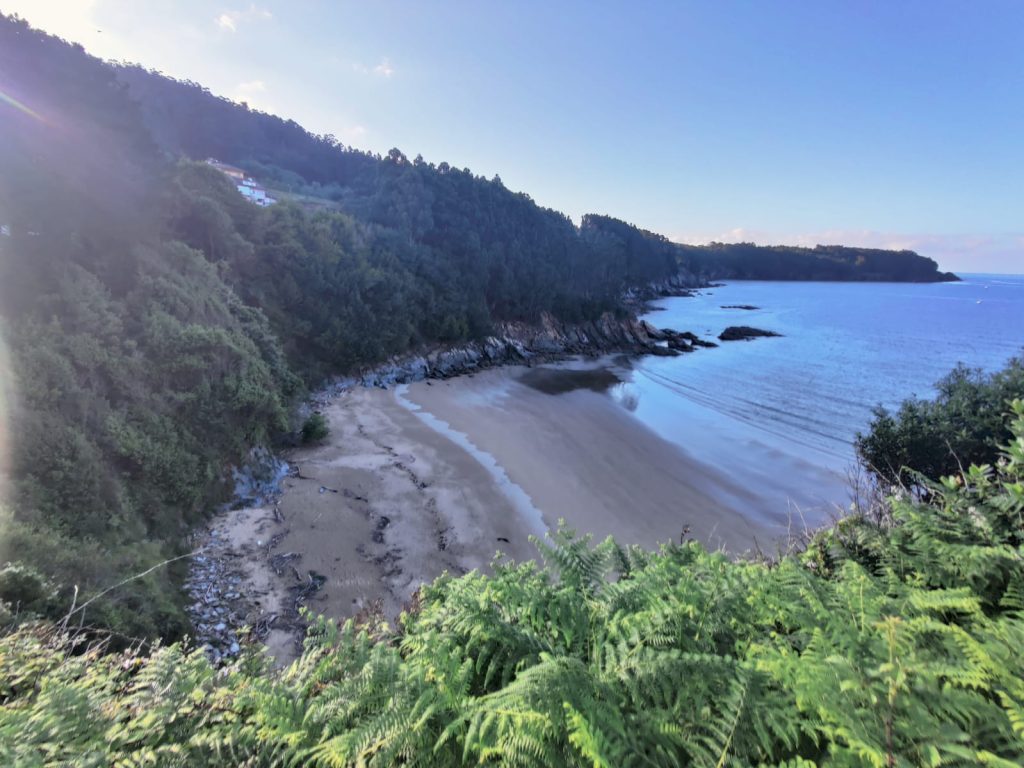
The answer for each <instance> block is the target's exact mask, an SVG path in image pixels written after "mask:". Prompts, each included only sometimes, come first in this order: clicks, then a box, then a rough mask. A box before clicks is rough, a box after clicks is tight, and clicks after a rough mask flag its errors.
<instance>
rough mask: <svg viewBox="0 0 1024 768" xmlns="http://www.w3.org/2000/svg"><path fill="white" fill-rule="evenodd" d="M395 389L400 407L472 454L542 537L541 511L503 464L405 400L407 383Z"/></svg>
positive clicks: (545, 526) (544, 531) (464, 436)
mask: <svg viewBox="0 0 1024 768" xmlns="http://www.w3.org/2000/svg"><path fill="white" fill-rule="evenodd" d="M394 391H395V401H396V402H397V403H398V404H399V405H400V406H402V407H403V408H405V409H406V410H407V411H409V412H410V413H412V414H413V415H414V416H416V418H418V419H419V420H420V421H422V422H423V423H424V424H426V425H427V426H428V427H430V428H431V429H432V430H434V431H435V432H437V434H439V435H441V436H442V437H445V438H447V439H449V440H451V441H452V442H453V443H455V444H456V445H457V446H459V447H460V448H462V450H464V451H465V452H466V453H468V454H469V455H470V456H472V457H473V458H474V459H475V460H476V462H477V463H478V464H479V465H480V466H481V467H483V468H484V469H485V470H487V472H488V474H490V476H491V477H492V478H493V479H494V482H495V484H496V485H497V486H498V490H499V491H501V494H502V495H503V496H504V497H505V498H506V499H508V500H509V503H511V504H512V507H513V508H514V509H515V510H516V512H517V513H518V514H519V516H520V517H521V518H522V519H523V522H524V523H525V524H526V528H527V530H528V531H529V532H530V533H532V534H533V535H534V536H538V537H540V538H541V539H543V538H544V537H545V536H546V535H547V534H548V532H549V529H548V526H547V525H546V524H545V523H544V515H543V514H541V511H540V510H539V509H537V507H535V506H534V505H533V500H532V499H531V498H530V495H529V494H528V493H527V492H526V491H524V490H523V489H522V488H520V487H519V486H518V485H517V484H516V483H514V482H512V479H511V478H510V477H509V476H508V474H506V472H505V469H504V467H502V466H501V464H499V463H498V460H497V459H495V458H494V457H493V456H492V455H491V454H489V453H488V452H487V451H485V450H483V449H481V448H478V447H477V446H476V445H474V444H473V442H472V441H471V440H470V439H469V437H468V436H467V435H465V434H463V433H462V432H459V431H457V430H455V429H452V427H451V425H450V424H448V422H446V421H442V420H441V419H439V418H437V417H436V416H435V415H434V414H432V413H430V412H429V411H425V410H423V408H421V407H420V406H419V405H417V404H416V403H414V402H412V401H411V400H409V399H407V398H406V397H405V394H406V392H408V391H409V385H408V384H399V385H398V386H397V387H395V390H394Z"/></svg>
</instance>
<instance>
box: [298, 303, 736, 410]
mask: <svg viewBox="0 0 1024 768" xmlns="http://www.w3.org/2000/svg"><path fill="white" fill-rule="evenodd" d="M714 346H717V345H716V344H714V342H710V341H704V340H703V339H701V338H699V337H698V336H696V335H695V334H693V333H689V332H679V331H674V330H671V329H668V328H664V329H658V328H655V327H654V326H653V325H651V324H650V323H648V322H646V321H644V320H640V319H639V318H637V317H616V316H615V315H613V314H611V313H610V312H609V313H605V314H604V315H602V316H601V317H600V318H598V319H597V320H594V321H591V322H586V323H565V322H562V321H560V320H557V319H555V318H554V317H553V316H551V315H548V314H545V315H543V316H542V317H541V318H540V321H539V322H537V323H516V322H509V323H502V324H500V325H499V326H497V327H496V328H495V333H494V334H493V335H491V336H488V337H486V338H483V339H480V340H479V341H471V342H466V343H464V344H458V345H453V346H447V347H435V348H432V349H427V350H421V351H420V352H418V353H414V354H410V355H403V356H399V357H394V358H392V359H390V360H388V361H386V362H384V363H382V364H380V365H377V366H374V367H372V368H369V369H366V370H364V371H362V372H360V373H358V374H357V375H354V376H346V377H342V378H338V379H334V380H333V381H331V382H328V383H327V385H326V386H325V387H324V388H323V389H322V390H321V391H320V392H319V393H318V394H317V396H316V397H315V398H314V403H313V406H314V407H315V406H316V405H317V404H320V403H322V402H326V401H327V400H329V399H330V398H331V397H333V396H334V395H336V394H338V393H339V392H342V391H345V390H347V389H350V388H352V387H355V386H366V387H391V386H394V385H396V384H406V383H410V382H413V381H422V380H423V379H445V378H449V377H451V376H459V375H462V374H467V373H473V372H475V371H479V370H482V369H484V368H491V367H494V366H498V365H523V364H525V365H531V364H535V363H542V362H550V361H553V360H559V359H562V358H565V357H567V356H570V355H601V354H606V353H611V352H624V353H629V354H644V355H660V356H673V355H678V354H682V353H684V352H692V351H693V350H694V349H695V348H696V347H714Z"/></svg>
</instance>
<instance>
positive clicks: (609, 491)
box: [402, 366, 784, 554]
mask: <svg viewBox="0 0 1024 768" xmlns="http://www.w3.org/2000/svg"><path fill="white" fill-rule="evenodd" d="M611 368H612V369H614V366H611ZM608 370H609V369H607V368H597V369H596V370H594V369H582V370H580V369H572V368H569V369H568V370H566V369H565V368H563V367H551V368H540V369H522V368H502V369H493V370H489V371H485V372H483V373H480V374H477V375H475V376H473V377H460V378H457V379H450V380H447V381H444V382H432V383H431V384H429V385H428V384H427V383H426V382H419V383H416V384H413V385H411V386H409V387H408V388H407V389H406V390H405V391H404V393H402V397H404V398H405V399H406V400H408V401H409V402H411V403H413V404H414V405H415V406H418V407H419V408H421V409H422V411H425V412H427V413H429V414H431V415H432V416H433V417H434V419H437V420H440V421H441V422H444V423H445V424H446V425H447V426H448V427H449V428H451V429H453V430H455V431H456V432H459V433H462V434H464V435H465V436H466V437H467V438H468V440H469V441H470V442H471V443H472V444H473V445H474V446H475V447H476V448H477V449H479V450H481V451H483V452H486V453H487V454H489V455H490V456H492V457H493V458H494V460H496V462H497V463H498V464H499V465H500V466H501V467H502V468H503V469H504V472H505V473H506V474H507V476H508V478H509V479H510V480H511V481H512V482H514V483H515V484H516V485H518V486H519V487H520V488H521V489H522V490H523V491H524V492H525V493H526V494H527V495H528V496H529V498H530V500H531V501H532V503H533V505H534V506H535V507H536V508H538V509H539V510H540V511H541V513H542V514H543V516H544V519H545V522H546V523H547V525H548V526H549V527H552V528H553V527H555V526H556V525H557V523H558V520H559V519H560V518H562V519H564V520H565V522H566V524H567V525H568V526H569V527H570V528H574V529H576V530H577V531H579V532H580V533H592V534H594V536H595V539H598V540H600V539H603V538H604V537H606V536H609V535H611V536H614V537H615V538H616V539H617V540H619V541H620V542H621V543H624V544H639V545H641V546H644V547H648V548H654V547H656V546H657V545H658V544H660V543H663V542H666V541H678V540H679V538H680V535H681V534H683V532H684V531H686V532H687V533H686V534H684V535H686V536H688V537H691V538H696V539H698V540H700V541H702V542H704V543H705V544H706V545H707V546H708V547H710V548H712V549H717V548H720V547H721V548H725V549H727V550H728V551H730V552H732V553H735V554H740V553H743V552H745V551H748V550H750V549H752V548H754V547H756V546H758V545H760V546H762V547H765V548H766V549H767V548H770V545H771V542H772V540H773V539H775V538H777V537H778V536H779V535H781V534H783V533H784V531H772V530H768V529H767V528H764V527H761V526H759V525H756V524H754V523H752V522H750V521H749V520H748V519H747V518H746V517H745V516H744V515H743V514H742V513H741V512H740V511H739V508H740V507H741V506H742V502H744V501H753V499H752V497H750V496H749V494H747V493H746V492H745V490H744V489H743V488H742V487H739V486H738V485H736V484H735V483H733V482H731V481H730V479H729V478H728V477H727V476H725V475H724V474H722V473H721V472H718V471H717V470H715V469H714V468H713V467H710V466H708V465H705V464H702V463H701V462H699V461H697V460H696V459H695V458H694V457H692V456H690V455H689V454H687V453H685V452H684V451H682V450H681V449H680V448H679V447H678V446H676V445H673V444H672V443H669V442H668V441H666V440H664V439H663V438H661V437H659V436H658V435H657V434H655V433H654V432H653V431H652V430H650V429H648V428H647V427H646V426H644V425H643V424H642V423H640V422H639V421H638V420H637V419H635V418H634V417H633V416H631V415H630V414H629V412H628V411H627V410H626V409H625V408H624V407H622V406H621V405H620V404H618V403H617V402H615V401H614V400H613V399H612V398H611V397H610V396H609V395H608V394H606V393H605V392H603V391H601V390H602V389H603V388H604V386H607V383H608V375H609V374H608ZM725 500H735V501H736V503H735V504H733V503H730V502H728V501H725Z"/></svg>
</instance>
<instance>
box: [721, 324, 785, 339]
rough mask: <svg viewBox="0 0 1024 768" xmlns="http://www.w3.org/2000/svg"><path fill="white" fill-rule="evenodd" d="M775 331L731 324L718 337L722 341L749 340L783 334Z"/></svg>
mask: <svg viewBox="0 0 1024 768" xmlns="http://www.w3.org/2000/svg"><path fill="white" fill-rule="evenodd" d="M781 335H782V334H781V333H776V332H775V331H765V330H762V329H760V328H751V327H750V326H749V325H730V326H729V327H728V328H726V329H725V330H724V331H722V332H721V333H720V334H718V338H719V339H721V340H722V341H749V340H750V339H756V338H759V337H761V336H781Z"/></svg>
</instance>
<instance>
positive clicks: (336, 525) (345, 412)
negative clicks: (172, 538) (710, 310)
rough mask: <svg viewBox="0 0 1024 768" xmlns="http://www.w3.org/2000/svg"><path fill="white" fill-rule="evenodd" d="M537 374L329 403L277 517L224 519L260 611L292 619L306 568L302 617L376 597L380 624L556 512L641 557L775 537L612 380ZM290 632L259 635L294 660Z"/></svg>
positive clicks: (512, 553) (497, 375) (505, 374)
mask: <svg viewBox="0 0 1024 768" xmlns="http://www.w3.org/2000/svg"><path fill="white" fill-rule="evenodd" d="M570 368H571V366H570ZM544 370H545V369H540V371H539V372H538V369H527V368H517V367H509V368H500V369H492V370H489V371H485V372H482V373H479V374H476V375H473V376H463V377H459V378H455V379H450V380H447V381H433V382H419V383H416V384H412V385H410V386H403V387H399V388H398V389H397V390H381V389H354V390H351V391H349V392H346V393H345V394H342V395H340V396H339V397H337V398H336V399H335V400H333V401H332V403H331V404H330V405H329V406H328V407H327V408H326V409H325V410H324V415H325V417H326V418H327V420H328V422H329V425H330V435H329V437H328V438H327V440H326V441H325V442H324V444H322V445H320V446H316V447H311V448H303V449H299V450H296V451H294V452H293V453H292V454H291V455H289V456H287V457H286V458H288V460H289V462H290V463H291V464H292V466H293V468H297V470H298V473H299V475H298V476H297V477H289V478H287V479H286V480H285V481H284V494H283V496H282V498H281V499H280V502H279V506H278V509H279V517H280V518H282V519H281V520H275V519H274V515H273V514H272V509H265V508H256V509H250V510H240V511H237V512H234V513H231V517H229V518H228V519H227V520H226V521H222V523H221V525H223V526H225V527H226V532H227V533H226V535H227V536H228V538H229V539H231V540H232V542H234V543H235V544H236V549H237V550H238V551H239V553H240V555H241V556H242V557H243V559H245V560H246V566H245V567H246V571H245V572H246V579H247V580H248V581H249V583H250V591H254V592H257V593H258V594H259V595H260V597H261V600H262V605H261V608H262V609H263V610H264V611H265V612H269V611H280V612H282V613H287V612H288V610H289V607H290V606H291V605H292V604H293V603H294V590H295V589H296V588H297V587H299V586H301V585H302V584H303V583H304V581H306V580H308V579H309V578H310V574H311V573H312V574H313V576H314V577H316V578H319V577H323V579H324V581H323V584H322V587H321V588H320V589H319V591H317V592H316V593H315V594H313V595H312V596H311V597H309V598H308V600H307V602H306V605H308V607H309V608H310V609H311V610H313V611H315V612H317V613H324V614H326V615H328V616H332V617H337V618H346V617H349V616H353V615H355V614H357V613H359V612H360V611H364V610H367V609H368V608H370V607H372V606H374V604H375V603H376V605H377V606H378V607H379V608H380V610H382V611H383V613H384V616H385V617H387V618H388V619H389V620H390V619H393V618H394V617H396V616H397V615H398V613H399V612H400V611H401V609H402V607H403V605H406V604H407V603H408V602H409V601H410V600H411V599H412V597H413V594H414V593H415V591H416V590H417V589H418V588H419V586H420V585H421V584H423V583H424V582H430V581H432V580H433V579H434V578H436V577H437V576H439V575H440V574H442V573H443V572H445V571H447V572H449V573H452V574H463V573H466V572H468V571H471V570H474V569H483V570H485V569H487V568H488V567H489V565H490V564H491V562H492V561H493V559H494V557H495V556H496V553H497V552H498V551H499V550H500V551H501V552H503V553H504V554H505V555H507V556H508V557H511V558H513V559H515V560H526V559H532V558H534V557H535V556H536V549H535V548H534V546H533V545H532V543H530V541H529V536H530V535H531V534H535V535H543V533H544V531H545V530H546V529H553V528H554V527H555V526H557V524H558V520H559V518H564V519H565V521H566V523H567V524H568V525H569V526H570V527H573V528H576V529H577V530H578V531H579V532H581V533H588V532H589V533H593V534H594V535H595V537H596V538H598V539H601V538H604V537H605V536H607V535H614V536H615V537H616V538H617V539H619V540H620V541H621V542H623V543H628V544H640V545H642V546H645V547H655V546H657V545H658V544H659V543H661V542H665V541H669V540H678V539H679V538H680V536H681V535H683V536H689V537H694V538H697V539H699V540H701V541H703V542H705V543H706V544H707V545H708V546H709V547H712V548H718V547H725V548H727V549H728V550H729V551H731V552H734V553H741V552H743V551H746V550H748V549H750V548H751V547H752V546H754V545H755V541H756V542H758V543H760V545H761V546H766V545H768V544H769V542H770V541H771V539H772V538H773V535H774V534H776V533H778V532H771V531H767V530H764V529H762V528H759V527H757V526H755V525H752V524H750V523H749V522H747V520H746V519H745V518H744V516H743V515H742V514H741V513H740V512H738V511H736V509H735V508H733V507H732V506H730V505H728V504H725V503H723V502H722V501H720V500H718V499H721V498H723V497H726V498H728V497H729V496H730V495H731V496H733V497H742V495H743V493H744V491H743V489H741V488H737V487H735V486H734V485H733V484H731V483H730V482H729V481H728V478H726V477H724V476H721V475H720V474H719V473H717V472H715V470H713V469H712V468H710V467H707V466H704V465H702V464H700V463H699V462H697V461H695V460H694V459H693V458H692V457H690V456H688V455H687V454H685V453H684V452H683V451H681V450H680V449H679V448H678V447H676V446H674V445H672V444H671V443H668V442H666V441H665V440H663V439H662V438H660V437H659V436H657V435H656V434H655V433H654V432H653V431H651V430H650V429H648V428H647V427H645V426H644V425H643V424H641V423H640V422H639V421H637V420H636V419H634V418H633V417H632V416H631V415H630V414H629V413H628V411H626V410H625V409H624V408H623V407H622V406H621V405H619V404H618V403H616V402H615V401H614V400H613V399H612V398H611V397H610V396H609V395H608V394H606V393H605V392H603V391H601V390H603V389H604V387H605V386H607V384H608V383H611V381H612V380H613V379H609V378H608V376H609V374H608V372H607V371H604V370H602V371H599V372H598V373H596V374H595V375H594V376H592V375H589V374H587V373H586V372H585V371H584V372H583V373H579V372H578V371H576V372H571V373H570V374H569V375H568V376H566V377H563V378H561V379H558V376H559V372H558V370H557V369H556V370H555V371H554V372H553V373H551V372H549V373H545V372H544ZM563 372H564V370H563ZM524 377H526V378H525V381H524V380H523V379H524ZM552 377H554V378H552ZM556 379H557V380H556ZM595 381H596V382H599V383H598V384H594V382H595ZM567 382H568V383H567ZM274 555H289V556H291V557H290V558H286V560H287V562H286V563H284V564H283V565H282V563H281V562H280V558H279V562H278V566H279V567H278V570H279V571H281V573H275V572H274V570H273V569H272V568H271V561H270V558H271V557H272V556H274ZM296 556H297V557H296ZM287 628H288V622H286V621H283V622H281V624H280V625H278V630H277V631H276V632H272V633H271V636H270V637H269V638H268V644H269V646H270V648H271V652H272V653H274V654H275V655H276V656H277V657H278V659H279V660H287V659H288V658H290V656H291V653H292V647H291V645H290V643H289V633H288V632H287ZM290 636H291V637H292V639H294V631H293V632H292V633H291V635H290Z"/></svg>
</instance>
